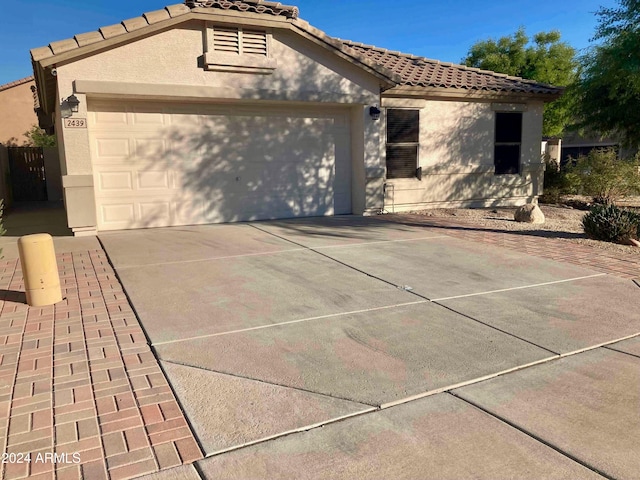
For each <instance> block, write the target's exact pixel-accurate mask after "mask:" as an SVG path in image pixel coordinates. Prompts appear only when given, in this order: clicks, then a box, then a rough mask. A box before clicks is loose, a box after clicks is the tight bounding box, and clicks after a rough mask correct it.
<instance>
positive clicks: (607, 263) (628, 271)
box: [378, 214, 640, 279]
mask: <svg viewBox="0 0 640 480" xmlns="http://www.w3.org/2000/svg"><path fill="white" fill-rule="evenodd" d="M378 218H380V219H382V220H387V221H390V222H396V223H401V224H407V225H418V226H424V227H431V228H434V229H438V231H440V232H442V233H443V234H444V235H448V236H450V237H455V238H460V239H463V240H468V241H471V242H476V243H478V242H482V243H488V244H491V245H496V246H498V247H501V248H508V249H510V250H517V251H520V252H522V253H526V254H528V255H533V256H537V257H542V258H549V259H551V260H556V261H558V262H566V263H571V264H573V265H579V266H581V267H585V268H590V269H592V270H595V271H598V272H603V273H608V274H610V275H615V276H618V277H622V278H631V279H634V278H640V255H632V254H631V255H629V254H625V253H620V252H615V251H611V250H599V249H598V248H594V247H590V246H587V245H580V244H577V243H573V242H570V241H568V240H566V239H562V238H557V237H556V238H554V237H553V236H543V235H536V234H534V233H531V232H527V231H526V230H525V231H505V230H495V229H493V228H491V227H484V226H479V225H476V224H474V223H473V221H471V220H465V219H450V218H441V217H427V216H424V215H417V214H389V215H383V216H380V217H378Z"/></svg>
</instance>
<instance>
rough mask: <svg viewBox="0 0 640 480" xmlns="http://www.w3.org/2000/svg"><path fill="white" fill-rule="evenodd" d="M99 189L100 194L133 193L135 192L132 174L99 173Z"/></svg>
mask: <svg viewBox="0 0 640 480" xmlns="http://www.w3.org/2000/svg"><path fill="white" fill-rule="evenodd" d="M98 189H99V191H100V192H105V193H107V194H108V193H111V192H115V191H117V192H131V191H132V190H133V174H132V172H122V171H115V172H109V171H107V172H99V173H98Z"/></svg>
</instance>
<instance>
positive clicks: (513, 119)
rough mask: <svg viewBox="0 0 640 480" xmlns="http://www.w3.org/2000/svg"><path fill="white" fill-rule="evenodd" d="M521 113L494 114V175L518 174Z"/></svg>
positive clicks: (520, 144)
mask: <svg viewBox="0 0 640 480" xmlns="http://www.w3.org/2000/svg"><path fill="white" fill-rule="evenodd" d="M521 146H522V113H520V112H497V113H496V140H495V149H494V159H493V161H494V165H495V173H496V175H505V174H517V173H520V149H521Z"/></svg>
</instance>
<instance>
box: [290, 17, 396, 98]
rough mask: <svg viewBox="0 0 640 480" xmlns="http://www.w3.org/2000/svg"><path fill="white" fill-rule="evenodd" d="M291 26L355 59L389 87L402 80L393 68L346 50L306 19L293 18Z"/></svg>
mask: <svg viewBox="0 0 640 480" xmlns="http://www.w3.org/2000/svg"><path fill="white" fill-rule="evenodd" d="M289 28H290V29H291V30H292V31H294V32H296V33H297V34H298V35H300V36H302V37H304V38H306V39H307V40H309V41H311V42H313V43H315V44H316V45H320V46H321V47H323V48H325V49H327V50H329V51H330V52H332V53H334V54H335V55H337V56H339V57H340V58H342V59H344V60H347V61H348V62H350V63H354V60H355V61H356V62H357V63H355V65H356V66H359V67H360V68H362V69H364V70H366V71H367V72H369V73H370V74H372V75H374V76H376V77H377V78H379V79H380V80H383V81H384V83H385V85H386V86H387V87H389V88H391V87H394V86H396V85H398V83H399V82H400V77H399V76H398V75H396V74H395V73H393V72H392V71H391V70H389V69H387V68H385V67H382V66H381V65H377V64H376V63H374V62H372V61H370V60H369V59H367V58H364V57H362V56H360V55H358V54H352V53H349V52H345V51H344V45H343V44H342V42H340V41H339V40H335V39H333V38H331V37H330V36H328V35H327V34H326V33H324V32H323V31H322V30H318V29H317V28H314V27H312V26H311V25H309V23H308V22H305V21H304V20H299V19H296V20H293V21H292V22H291V23H290V27H289Z"/></svg>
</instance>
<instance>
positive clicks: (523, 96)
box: [382, 85, 562, 103]
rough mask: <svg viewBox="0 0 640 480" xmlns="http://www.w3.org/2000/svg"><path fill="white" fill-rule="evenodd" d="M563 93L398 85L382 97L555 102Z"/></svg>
mask: <svg viewBox="0 0 640 480" xmlns="http://www.w3.org/2000/svg"><path fill="white" fill-rule="evenodd" d="M561 95H562V93H557V94H552V93H523V92H494V91H487V90H471V89H469V90H465V89H453V88H440V87H413V86H402V85H401V86H397V87H395V88H392V89H390V90H387V91H385V92H383V93H382V98H385V97H386V98H423V99H436V100H452V101H459V100H465V101H474V100H476V101H487V100H501V101H509V102H530V101H532V100H538V101H543V102H545V103H546V102H553V101H554V100H557V99H558V98H560V96H561Z"/></svg>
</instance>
